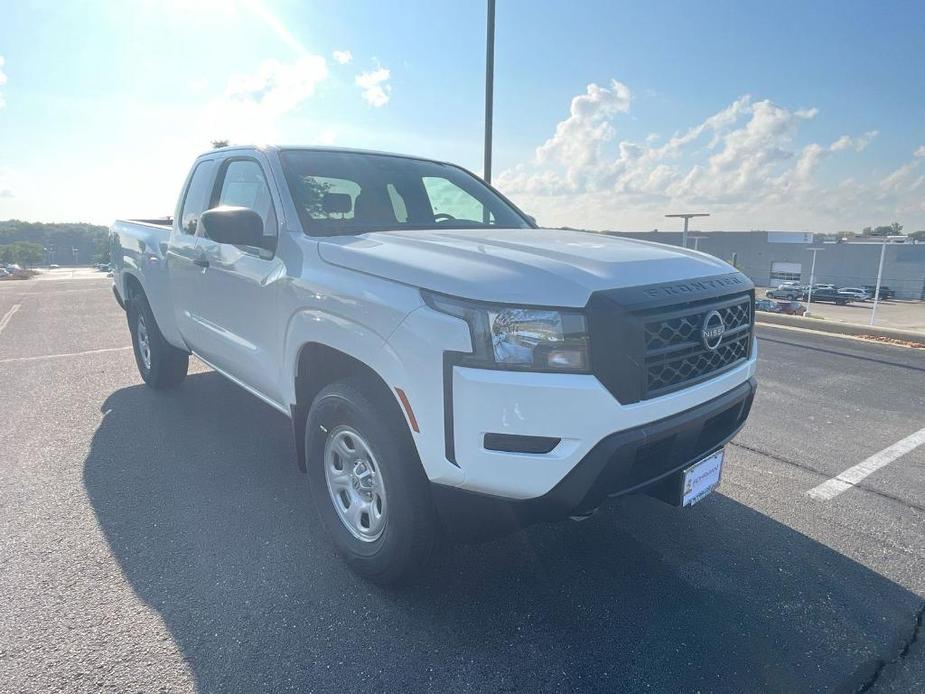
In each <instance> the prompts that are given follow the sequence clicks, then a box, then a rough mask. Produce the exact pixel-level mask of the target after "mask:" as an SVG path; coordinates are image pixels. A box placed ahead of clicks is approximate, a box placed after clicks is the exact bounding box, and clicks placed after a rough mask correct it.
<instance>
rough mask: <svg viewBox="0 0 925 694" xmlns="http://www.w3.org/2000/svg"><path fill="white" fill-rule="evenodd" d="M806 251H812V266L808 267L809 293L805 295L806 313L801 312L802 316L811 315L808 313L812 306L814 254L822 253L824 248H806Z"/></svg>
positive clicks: (814, 269) (814, 273)
mask: <svg viewBox="0 0 925 694" xmlns="http://www.w3.org/2000/svg"><path fill="white" fill-rule="evenodd" d="M806 250H807V251H812V253H813V264H812V265H810V266H809V292H808V293H807V295H806V304H807V305H806V311H804V312H803V315H804V316H811V315H813V314H812V313H811V312H810V309H812V306H813V282H814V281H815V280H816V254H817V253H818V252H819V251H824V250H825V249H824V248H807V249H806Z"/></svg>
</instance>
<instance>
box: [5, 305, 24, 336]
mask: <svg viewBox="0 0 925 694" xmlns="http://www.w3.org/2000/svg"><path fill="white" fill-rule="evenodd" d="M20 306H22V304H13V307H12V308H11V309H10V310H9V311H7V312H6V313H5V314H4V315H3V318H0V333H2V332H3V329H4V328H5V327H6V324H7V323H9V322H10V318H12V317H13V314H14V313H16V312H17V311H18V310H19V307H20Z"/></svg>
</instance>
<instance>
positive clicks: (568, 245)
mask: <svg viewBox="0 0 925 694" xmlns="http://www.w3.org/2000/svg"><path fill="white" fill-rule="evenodd" d="M319 253H320V255H321V257H322V258H323V259H324V260H325V261H326V262H328V263H331V264H332V265H337V266H340V267H344V268H349V269H351V270H357V271H359V272H364V273H366V274H370V275H376V276H378V277H384V278H386V279H390V280H394V281H396V282H402V283H404V284H410V285H413V286H416V287H421V288H422V289H431V290H433V291H437V292H442V293H445V294H452V295H454V296H460V297H465V298H468V299H478V300H482V301H495V302H503V303H525V304H537V305H546V306H576V307H577V306H584V305H585V304H586V303H587V301H588V298H589V297H590V295H591V293H592V292H595V291H598V290H601V289H616V288H621V287H631V286H638V285H645V284H655V283H658V282H668V281H680V280H689V279H696V278H700V277H707V276H710V275H717V274H722V273H727V272H733V271H734V269H733V268H732V267H730V266H729V265H727V264H726V263H724V262H723V261H721V260H719V259H717V258H714V257H713V256H710V255H707V254H705V253H699V252H697V251H693V250H685V249H682V248H678V247H676V246H667V245H664V244H660V243H652V242H649V241H637V240H635V239H628V238H622V237H619V236H609V235H606V234H599V233H594V232H582V231H566V230H561V229H447V230H442V229H440V230H426V231H412V230H409V231H379V232H372V233H368V234H362V235H359V236H349V237H347V236H344V237H334V238H328V239H324V240H322V241H321V242H320V243H319Z"/></svg>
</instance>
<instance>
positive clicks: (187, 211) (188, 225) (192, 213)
mask: <svg viewBox="0 0 925 694" xmlns="http://www.w3.org/2000/svg"><path fill="white" fill-rule="evenodd" d="M214 165H215V162H213V161H212V160H209V161H201V162H199V164H197V165H196V170H195V171H193V178H192V179H191V180H190V184H189V187H188V188H187V189H186V198H184V200H183V211H182V212H181V214H180V229H181V230H182V231H183V233H185V234H195V233H196V227H197V226H198V224H199V215H200V214H201V213H202V211H203V210H204V209H205V208H206V205H207V204H208V202H209V183H210V182H211V181H212V167H213V166H214Z"/></svg>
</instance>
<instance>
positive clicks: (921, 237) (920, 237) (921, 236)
mask: <svg viewBox="0 0 925 694" xmlns="http://www.w3.org/2000/svg"><path fill="white" fill-rule="evenodd" d="M909 238H913V239H915V240H916V241H925V229H922V230H921V231H913V232H912V233H911V234H909Z"/></svg>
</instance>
